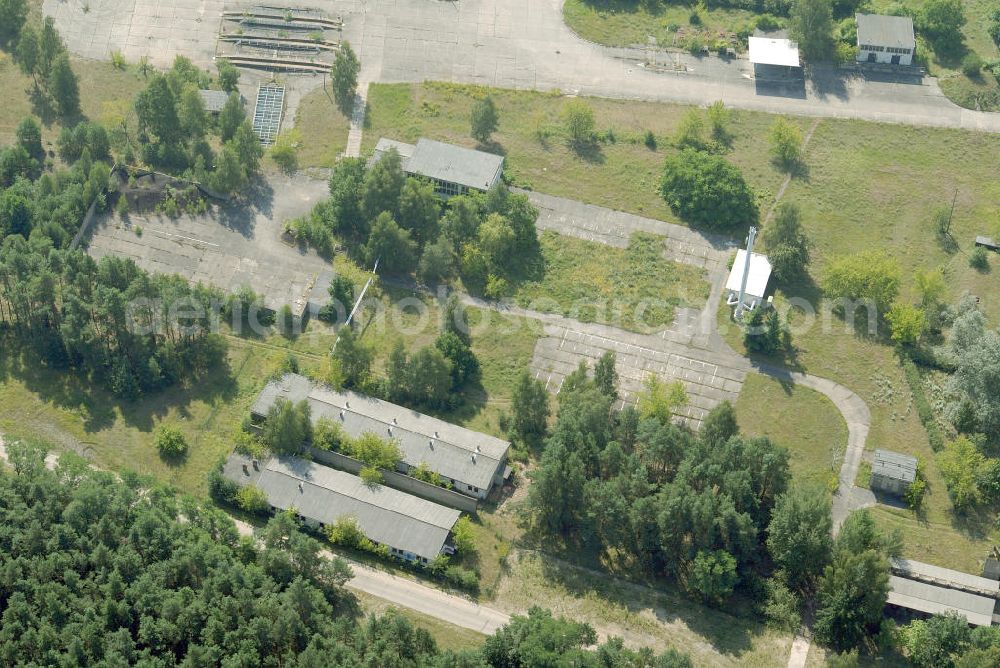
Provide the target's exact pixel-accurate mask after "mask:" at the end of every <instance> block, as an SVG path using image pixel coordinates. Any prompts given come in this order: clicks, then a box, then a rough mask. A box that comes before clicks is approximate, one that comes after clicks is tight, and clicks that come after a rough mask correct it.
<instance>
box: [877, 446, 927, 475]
mask: <svg viewBox="0 0 1000 668" xmlns="http://www.w3.org/2000/svg"><path fill="white" fill-rule="evenodd" d="M872 475H881V476H885V477H886V478H892V479H893V480H902V481H903V482H913V481H914V480H915V479H916V477H917V458H916V457H912V456H910V455H904V454H900V453H898V452H892V451H891V450H876V451H875V460H874V461H873V462H872Z"/></svg>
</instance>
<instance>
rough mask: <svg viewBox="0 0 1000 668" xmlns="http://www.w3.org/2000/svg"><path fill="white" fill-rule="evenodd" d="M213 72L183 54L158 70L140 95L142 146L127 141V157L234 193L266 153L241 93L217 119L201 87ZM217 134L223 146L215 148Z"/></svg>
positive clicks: (137, 104)
mask: <svg viewBox="0 0 1000 668" xmlns="http://www.w3.org/2000/svg"><path fill="white" fill-rule="evenodd" d="M210 83H211V80H210V78H209V76H208V74H207V73H206V72H204V71H202V70H199V69H198V68H197V67H195V66H194V65H193V64H192V63H191V61H190V60H188V59H187V58H185V57H184V56H177V58H176V59H175V60H174V64H173V67H171V68H170V70H169V71H167V72H166V73H164V74H154V75H153V76H152V77H151V78H150V80H149V83H148V84H147V85H146V88H145V89H144V90H143V91H142V92H140V93H139V95H138V96H137V97H136V99H135V105H134V107H135V115H136V121H137V123H138V136H137V144H134V145H133V144H132V143H127V144H126V146H125V148H124V160H125V162H127V163H131V162H133V161H134V160H135V159H136V158H139V159H141V160H142V161H143V162H145V163H147V164H150V165H153V166H155V167H158V168H162V169H166V170H169V171H171V172H173V173H178V174H183V175H185V176H186V177H188V178H191V179H193V180H194V181H197V182H199V183H203V184H205V185H207V186H208V187H210V188H212V189H213V190H215V191H217V192H219V193H235V192H237V191H238V190H241V189H242V188H244V187H245V186H246V184H247V181H248V179H250V178H251V177H253V176H254V175H255V174H256V173H257V171H258V169H259V167H260V160H261V157H262V156H263V149H262V148H261V145H260V141H259V140H258V138H257V135H256V134H255V133H254V131H253V128H252V127H251V124H250V121H249V119H247V117H246V113H245V111H244V108H243V101H242V100H241V98H240V95H239V93H238V92H236V91H233V92H231V93H230V94H229V99H228V100H227V101H226V104H225V105H224V106H223V108H222V111H220V112H219V115H218V118H217V119H214V120H213V119H212V118H211V117H210V115H209V114H208V112H207V111H206V110H205V104H204V102H203V101H202V98H201V95H200V94H199V93H198V90H199V89H201V88H208V86H209V85H210ZM213 135H216V136H217V137H218V140H219V141H221V148H219V149H218V150H216V149H215V148H213V143H214V137H213Z"/></svg>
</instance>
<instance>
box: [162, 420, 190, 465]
mask: <svg viewBox="0 0 1000 668" xmlns="http://www.w3.org/2000/svg"><path fill="white" fill-rule="evenodd" d="M154 442H155V444H156V449H157V450H159V452H160V456H161V457H164V458H166V459H178V458H180V457H183V456H184V455H186V454H187V450H188V444H187V441H186V440H184V434H182V433H181V432H180V431H179V430H178V429H177V428H175V427H170V426H167V425H161V426H160V427H158V428H157V430H156V437H155V441H154Z"/></svg>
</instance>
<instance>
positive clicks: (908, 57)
mask: <svg viewBox="0 0 1000 668" xmlns="http://www.w3.org/2000/svg"><path fill="white" fill-rule="evenodd" d="M866 46H870V47H872V48H870V49H868V48H865V47H866ZM903 51H909V53H902V52H903ZM872 54H874V56H875V59H874V60H872ZM893 56H899V61H898V62H896V63H893V60H892V58H893ZM858 62H859V63H871V62H875V63H884V64H887V65H889V64H896V65H912V64H913V49H899V48H893V47H886V46H878V45H876V44H868V45H862V46H860V47H858Z"/></svg>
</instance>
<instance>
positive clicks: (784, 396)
mask: <svg viewBox="0 0 1000 668" xmlns="http://www.w3.org/2000/svg"><path fill="white" fill-rule="evenodd" d="M736 416H737V419H738V421H739V424H740V431H741V432H742V433H744V434H746V435H748V436H767V437H768V438H770V439H771V440H772V441H773V442H775V443H777V444H778V445H781V446H783V447H785V448H788V451H789V453H790V455H791V459H790V462H789V463H790V466H791V469H792V478H793V480H794V481H796V482H803V481H805V482H810V483H816V484H819V485H822V486H824V487H825V486H827V485H829V483H830V480H831V477H832V479H833V481H834V484H835V483H836V479H837V473H838V472H839V471H840V463H841V461H842V460H843V456H844V447H845V446H846V445H847V424H846V423H845V422H844V418H843V416H841V414H840V411H838V410H837V407H836V406H834V405H833V402H831V401H830V400H829V399H827V398H826V397H825V396H824V395H822V394H820V393H819V392H816V391H815V390H811V389H809V388H807V387H801V386H799V385H785V384H783V383H781V382H780V381H777V380H775V379H774V378H770V377H768V376H762V375H760V374H750V375H749V376H747V380H746V382H745V383H744V384H743V389H742V391H741V392H740V396H739V399H738V400H737V402H736Z"/></svg>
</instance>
